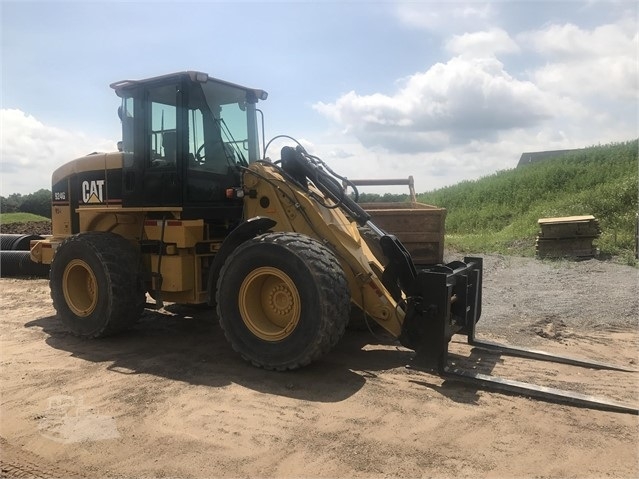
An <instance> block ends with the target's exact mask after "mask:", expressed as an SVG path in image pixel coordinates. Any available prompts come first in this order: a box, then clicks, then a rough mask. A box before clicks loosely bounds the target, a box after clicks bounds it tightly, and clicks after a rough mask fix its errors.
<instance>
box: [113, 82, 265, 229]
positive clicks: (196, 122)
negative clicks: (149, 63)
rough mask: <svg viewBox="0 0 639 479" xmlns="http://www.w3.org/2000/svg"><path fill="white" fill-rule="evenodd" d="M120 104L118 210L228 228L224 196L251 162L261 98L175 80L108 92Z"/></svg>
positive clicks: (238, 206)
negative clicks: (165, 213) (166, 209)
mask: <svg viewBox="0 0 639 479" xmlns="http://www.w3.org/2000/svg"><path fill="white" fill-rule="evenodd" d="M111 88H113V89H114V90H115V92H116V94H117V95H118V96H119V97H121V98H122V105H121V106H120V108H119V110H118V113H119V115H120V119H121V121H122V145H121V149H122V153H123V155H124V159H123V185H122V196H123V197H122V201H123V206H125V207H127V206H141V207H145V206H149V207H150V206H176V207H182V208H183V209H182V215H181V216H182V217H183V218H184V219H188V218H203V219H205V220H223V221H224V220H231V219H239V218H241V216H242V201H241V200H238V199H233V198H227V195H226V190H227V189H228V188H232V187H238V186H240V184H241V169H242V167H245V166H248V164H249V163H251V162H254V161H256V160H258V159H259V151H260V150H259V138H258V134H257V118H256V103H257V102H258V101H259V100H265V99H266V97H267V94H266V92H265V91H263V90H256V89H251V88H246V87H243V86H240V85H235V84H233V83H229V82H225V81H222V80H217V79H215V78H212V77H209V75H208V74H206V73H201V72H193V71H188V72H181V73H174V74H170V75H163V76H160V77H155V78H150V79H147V80H142V81H132V80H124V81H121V82H116V83H113V84H112V85H111Z"/></svg>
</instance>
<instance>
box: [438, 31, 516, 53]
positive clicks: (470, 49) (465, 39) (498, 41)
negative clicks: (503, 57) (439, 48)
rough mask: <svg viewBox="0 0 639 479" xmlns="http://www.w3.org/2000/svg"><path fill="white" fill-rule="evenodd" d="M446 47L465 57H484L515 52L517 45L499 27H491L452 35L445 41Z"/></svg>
mask: <svg viewBox="0 0 639 479" xmlns="http://www.w3.org/2000/svg"><path fill="white" fill-rule="evenodd" d="M446 49H447V50H448V51H449V52H451V53H453V54H455V55H461V56H465V57H471V58H472V57H476V58H485V57H491V56H497V55H498V54H500V53H517V52H519V46H518V45H517V44H516V43H515V42H514V41H513V39H512V38H510V35H508V32H506V31H505V30H502V29H501V28H491V29H490V30H487V31H483V32H474V33H464V34H462V35H454V36H453V37H452V38H451V39H450V40H448V41H447V42H446Z"/></svg>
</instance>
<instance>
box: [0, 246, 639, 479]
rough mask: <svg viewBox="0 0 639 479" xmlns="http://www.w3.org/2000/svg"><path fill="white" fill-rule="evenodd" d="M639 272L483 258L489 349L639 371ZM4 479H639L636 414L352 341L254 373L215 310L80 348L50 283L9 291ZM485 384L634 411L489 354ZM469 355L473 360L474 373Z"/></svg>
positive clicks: (149, 318)
mask: <svg viewBox="0 0 639 479" xmlns="http://www.w3.org/2000/svg"><path fill="white" fill-rule="evenodd" d="M638 273H639V270H637V269H634V268H631V267H626V266H621V265H616V264H612V263H609V262H601V261H597V260H590V261H582V262H565V261H561V262H541V261H537V260H535V259H532V258H528V259H524V258H514V257H503V256H488V257H486V258H485V288H484V307H483V317H482V320H481V321H480V323H479V325H478V329H479V331H480V333H479V334H480V336H483V337H487V338H491V339H493V340H501V341H505V342H510V343H514V344H518V345H530V346H534V347H535V348H538V349H544V350H548V351H553V352H558V353H563V354H570V355H574V356H578V357H587V358H591V359H595V360H600V361H610V362H614V363H617V364H621V365H625V366H631V367H637V361H638V359H639V358H638V357H637V351H638V349H637V346H638V343H639V332H638V329H637V319H638V317H639V295H638V279H639V275H638ZM0 292H1V304H0V315H1V316H0V317H1V320H0V321H1V324H2V327H1V328H0V346H1V350H0V352H1V354H0V361H1V369H0V372H1V381H2V382H1V386H2V387H1V389H2V395H1V407H0V412H1V416H0V436H1V438H0V448H1V450H2V477H23V478H24V477H108V478H129V477H130V478H134V477H135V478H151V477H157V478H163V477H180V478H182V477H184V478H208V477H237V478H243V477H251V478H262V477H264V478H265V477H324V478H337V477H375V478H377V477H437V478H440V477H441V478H448V477H450V478H453V477H454V478H458V477H473V478H476V477H494V478H517V477H535V478H548V477H553V478H554V477H568V478H573V477H574V478H600V477H607V478H611V477H612V478H635V477H639V452H638V444H639V443H638V439H639V430H638V425H639V424H638V421H637V416H635V415H630V414H623V413H616V412H604V411H597V410H592V409H584V408H577V407H574V406H568V405H562V404H554V403H549V402H544V401H540V400H534V399H530V398H526V397H521V396H514V395H507V394H502V393H497V392H488V391H485V390H482V389H477V388H472V387H470V386H468V385H464V384H461V383H459V382H457V381H453V380H442V379H441V378H439V377H438V376H435V375H432V374H428V373H424V372H420V371H417V370H415V369H411V368H406V367H405V365H406V364H409V363H410V362H411V359H412V352H410V351H408V350H406V349H403V348H402V347H400V346H398V344H396V343H395V342H394V341H393V340H392V339H390V338H387V337H382V336H380V335H381V333H379V332H377V333H376V336H373V335H371V333H370V332H367V331H347V334H346V336H345V337H344V340H343V341H342V342H341V343H340V344H339V345H338V347H337V349H336V350H335V351H333V352H332V353H331V354H329V355H328V356H326V357H325V358H324V359H322V360H321V361H318V362H316V363H314V364H313V365H311V366H309V367H307V368H305V369H303V370H300V371H296V372H291V373H274V372H266V371H263V370H260V369H256V368H254V367H252V366H250V365H248V364H246V363H245V362H244V361H243V360H242V359H240V358H239V357H238V356H237V355H236V354H234V353H233V351H232V350H231V347H230V346H229V345H228V344H227V343H226V341H225V340H224V337H223V335H222V334H221V331H220V328H219V326H218V325H217V323H216V320H215V317H214V314H213V312H212V311H210V310H202V309H193V308H186V307H183V306H177V305H169V306H167V308H166V310H164V311H154V312H152V311H147V312H146V313H145V314H144V316H143V318H142V320H141V321H140V323H139V324H138V325H137V326H136V327H135V328H134V329H133V330H132V331H130V332H128V333H126V334H124V335H120V336H117V337H113V338H108V339H102V340H95V341H85V340H80V339H77V338H74V337H72V336H70V335H68V334H66V333H65V332H64V330H63V329H62V328H61V326H60V325H59V324H58V322H57V321H56V319H55V313H54V310H53V308H52V306H51V301H50V298H49V290H48V283H47V281H46V280H42V279H38V280H24V279H11V278H2V279H0ZM451 350H452V351H453V352H454V353H455V355H454V356H453V359H454V360H455V362H456V363H458V364H463V365H466V366H467V367H470V368H474V369H475V370H477V371H480V372H487V373H492V374H495V375H500V376H503V377H509V378H512V379H519V380H527V381H531V382H535V383H537V384H543V385H545V386H553V387H560V388H563V389H574V390H578V391H580V392H583V393H588V394H594V395H599V396H607V397H610V398H613V399H615V400H618V401H623V402H626V403H630V404H632V405H634V406H637V405H639V394H638V393H639V381H638V380H639V373H636V372H635V373H632V372H612V371H601V370H594V369H588V368H580V367H575V366H567V365H561V364H550V363H543V362H539V361H532V360H524V359H519V358H514V357H508V356H503V355H496V354H489V353H486V352H480V351H478V350H476V349H473V348H470V347H469V346H467V345H466V344H464V343H463V338H459V340H458V341H455V342H454V343H453V344H452V345H451ZM464 358H467V359H464Z"/></svg>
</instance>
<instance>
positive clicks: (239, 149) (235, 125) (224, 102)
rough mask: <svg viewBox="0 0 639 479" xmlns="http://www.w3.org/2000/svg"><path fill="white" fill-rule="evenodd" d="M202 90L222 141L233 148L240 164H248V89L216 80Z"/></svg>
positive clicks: (206, 84) (208, 83) (205, 85)
mask: <svg viewBox="0 0 639 479" xmlns="http://www.w3.org/2000/svg"><path fill="white" fill-rule="evenodd" d="M202 90H203V92H204V97H205V99H206V103H207V106H208V107H209V110H210V111H211V113H212V114H213V117H214V119H215V122H216V123H217V124H218V126H219V131H220V134H221V136H222V141H223V142H224V143H225V144H226V145H227V147H230V148H231V149H232V150H233V152H234V154H235V155H234V156H235V157H236V160H237V161H238V162H239V163H240V164H242V165H248V157H249V134H248V121H249V118H247V108H246V103H247V102H246V91H245V90H242V89H239V88H235V87H232V86H229V85H224V84H220V83H215V82H207V83H205V84H203V85H202ZM253 121H254V120H253Z"/></svg>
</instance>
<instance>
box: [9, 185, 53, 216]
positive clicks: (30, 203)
mask: <svg viewBox="0 0 639 479" xmlns="http://www.w3.org/2000/svg"><path fill="white" fill-rule="evenodd" d="M0 213H32V214H34V215H38V216H44V217H45V218H51V191H50V190H45V189H41V190H38V191H36V192H35V193H29V194H28V195H22V194H20V193H12V194H10V195H9V196H7V197H6V198H5V197H4V196H0Z"/></svg>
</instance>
